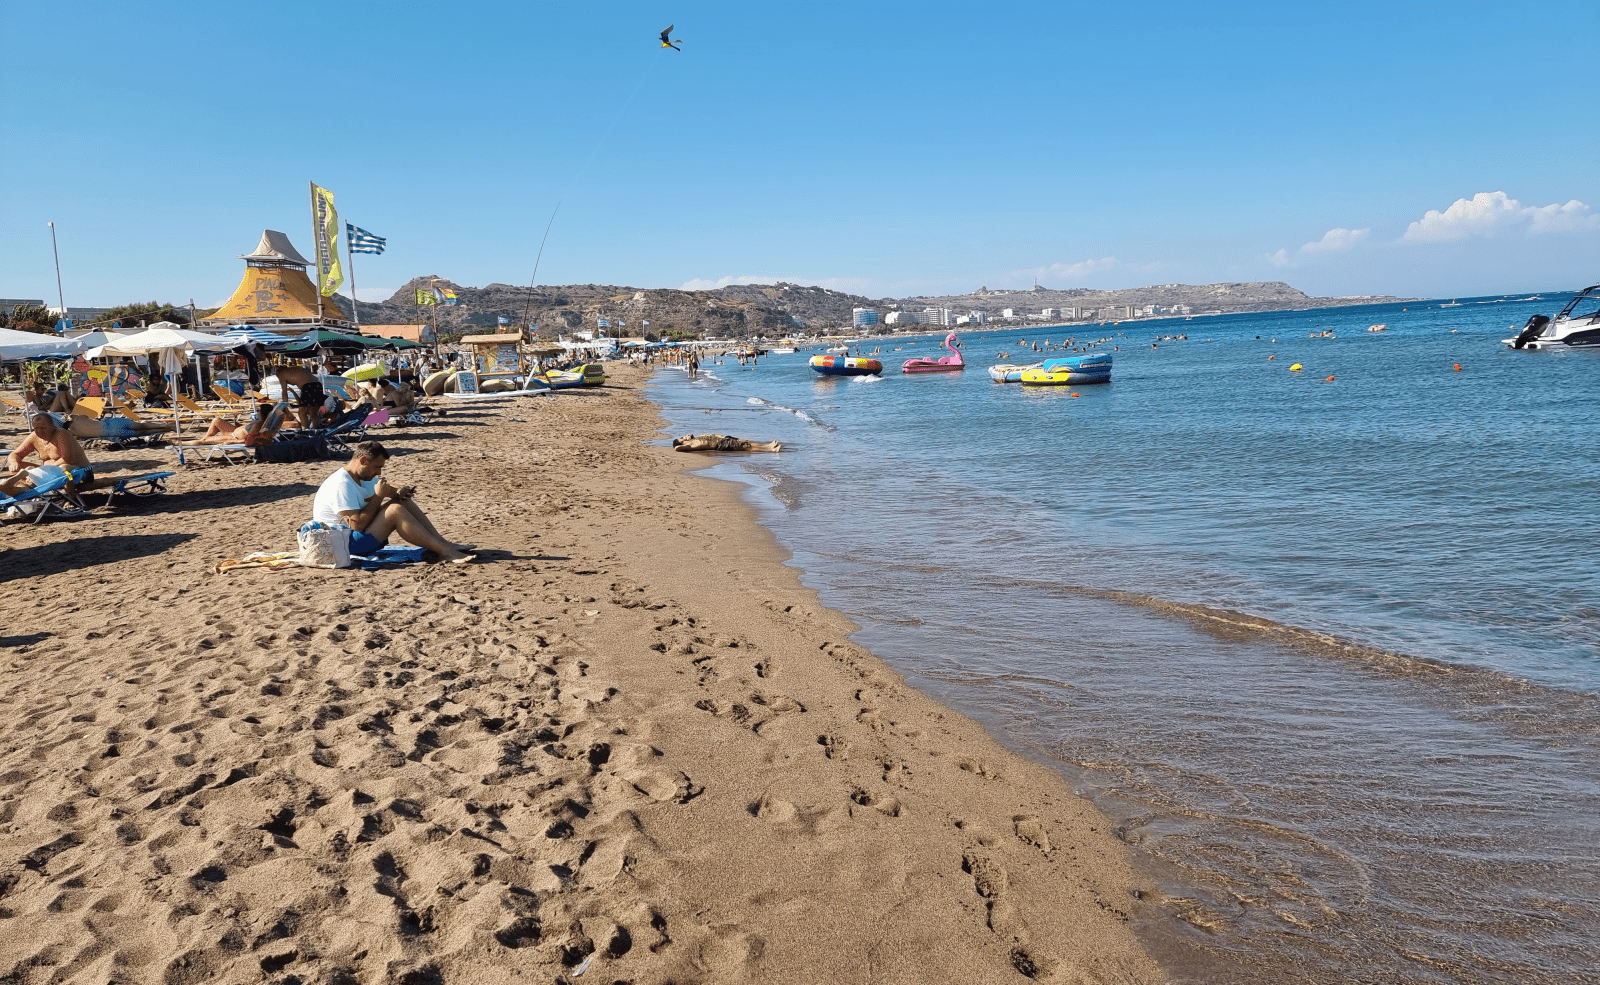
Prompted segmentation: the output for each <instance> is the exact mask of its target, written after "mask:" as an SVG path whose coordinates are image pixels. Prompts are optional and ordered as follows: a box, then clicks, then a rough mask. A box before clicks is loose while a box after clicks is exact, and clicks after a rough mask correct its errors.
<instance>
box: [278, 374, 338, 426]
mask: <svg viewBox="0 0 1600 985" xmlns="http://www.w3.org/2000/svg"><path fill="white" fill-rule="evenodd" d="M271 370H272V372H273V373H274V374H276V375H277V377H278V384H279V385H280V386H282V387H284V388H285V389H284V392H283V395H284V397H286V398H287V397H288V396H289V391H288V389H287V388H288V387H291V386H292V387H294V388H295V389H296V390H298V391H300V399H299V400H297V401H295V405H294V416H295V420H297V421H299V422H300V426H301V427H303V428H310V427H316V425H317V415H319V414H321V413H322V404H323V401H325V400H327V399H328V395H327V394H326V393H324V392H323V390H322V381H321V380H319V379H317V374H315V373H313V372H311V370H309V369H302V368H301V367H299V366H285V365H283V364H281V363H280V364H278V365H276V366H273V367H271Z"/></svg>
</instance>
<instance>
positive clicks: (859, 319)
mask: <svg viewBox="0 0 1600 985" xmlns="http://www.w3.org/2000/svg"><path fill="white" fill-rule="evenodd" d="M876 324H878V309H876V308H852V309H851V310H850V326H851V327H852V328H865V327H867V326H868V325H876Z"/></svg>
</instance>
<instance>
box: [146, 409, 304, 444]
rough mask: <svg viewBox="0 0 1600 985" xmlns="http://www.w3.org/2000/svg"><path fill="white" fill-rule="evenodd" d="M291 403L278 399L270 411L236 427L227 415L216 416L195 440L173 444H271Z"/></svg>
mask: <svg viewBox="0 0 1600 985" xmlns="http://www.w3.org/2000/svg"><path fill="white" fill-rule="evenodd" d="M288 404H289V401H287V400H280V401H278V405H277V406H276V407H274V408H272V410H271V412H270V413H267V414H257V415H256V416H255V417H253V418H251V420H250V423H248V424H241V425H239V426H238V427H235V426H234V424H233V422H232V421H230V420H228V419H227V418H225V417H216V418H213V419H212V421H211V426H210V427H208V428H206V433H205V434H204V435H202V436H201V437H199V438H196V439H194V440H193V441H176V442H173V444H178V445H183V446H185V447H188V446H191V445H246V446H248V447H250V448H254V447H256V446H257V445H265V444H270V443H271V442H272V440H273V439H274V438H276V437H277V436H278V429H279V428H281V427H283V418H284V408H286V407H287V406H288Z"/></svg>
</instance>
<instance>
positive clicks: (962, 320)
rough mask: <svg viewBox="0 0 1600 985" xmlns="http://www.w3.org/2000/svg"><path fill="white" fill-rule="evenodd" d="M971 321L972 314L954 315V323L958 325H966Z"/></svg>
mask: <svg viewBox="0 0 1600 985" xmlns="http://www.w3.org/2000/svg"><path fill="white" fill-rule="evenodd" d="M971 322H972V316H971V315H957V316H956V324H957V325H958V326H959V325H968V324H971Z"/></svg>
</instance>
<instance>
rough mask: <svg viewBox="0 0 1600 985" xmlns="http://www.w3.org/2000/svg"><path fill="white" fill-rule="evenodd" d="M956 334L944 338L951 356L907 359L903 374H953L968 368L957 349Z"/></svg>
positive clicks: (903, 366) (902, 370)
mask: <svg viewBox="0 0 1600 985" xmlns="http://www.w3.org/2000/svg"><path fill="white" fill-rule="evenodd" d="M955 341H956V333H954V332H951V333H950V334H949V335H946V336H945V337H944V347H945V348H946V349H949V350H950V355H948V356H945V357H943V358H940V359H928V358H925V357H918V358H916V359H907V360H906V361H905V364H904V365H902V366H901V367H900V372H902V373H953V372H958V371H960V370H963V369H966V368H967V363H966V360H964V359H962V358H961V353H960V352H958V351H957V350H956V347H955Z"/></svg>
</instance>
